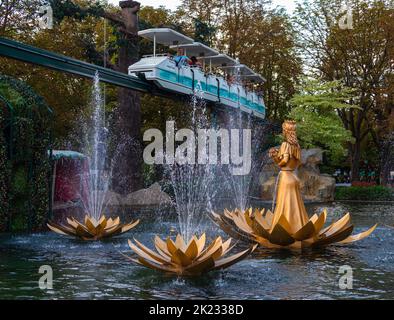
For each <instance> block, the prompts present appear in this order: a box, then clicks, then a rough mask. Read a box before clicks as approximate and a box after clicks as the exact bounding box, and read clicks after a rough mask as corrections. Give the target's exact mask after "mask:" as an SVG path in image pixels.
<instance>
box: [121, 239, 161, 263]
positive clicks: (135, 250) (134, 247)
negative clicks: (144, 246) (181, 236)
mask: <svg viewBox="0 0 394 320" xmlns="http://www.w3.org/2000/svg"><path fill="white" fill-rule="evenodd" d="M128 244H129V247H130V249H131V250H133V251H134V252H135V253H136V254H137V255H139V256H140V257H141V258H143V259H145V260H148V261H151V262H153V263H156V264H159V265H161V264H163V263H162V262H161V261H158V260H156V259H155V258H153V257H151V256H150V255H149V254H147V253H145V252H144V251H143V250H141V249H140V248H138V247H137V246H136V245H134V244H133V243H132V242H131V241H130V240H129V241H128Z"/></svg>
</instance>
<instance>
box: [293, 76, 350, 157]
mask: <svg viewBox="0 0 394 320" xmlns="http://www.w3.org/2000/svg"><path fill="white" fill-rule="evenodd" d="M353 96H354V90H352V89H350V88H346V87H345V86H343V84H342V83H341V82H339V81H332V82H326V83H324V82H323V83H322V82H320V81H319V80H307V81H306V82H305V83H304V84H303V85H302V89H301V92H300V93H298V94H296V95H295V96H294V97H293V98H292V99H291V100H290V103H291V104H292V105H293V106H294V108H293V109H292V110H291V112H290V114H289V117H290V118H291V119H294V120H296V121H297V132H298V137H299V140H300V143H301V144H302V146H303V147H304V148H312V147H320V148H322V149H323V150H325V151H327V154H328V156H329V158H330V160H331V161H332V163H337V164H338V163H340V161H342V160H343V159H344V157H345V156H346V154H347V152H346V149H345V145H346V143H349V142H352V141H353V138H352V135H351V132H350V131H349V130H346V129H345V128H344V127H343V125H342V122H341V118H340V117H339V115H338V111H340V110H346V109H350V108H353V109H354V108H355V107H354V106H351V105H349V103H348V101H349V100H351V99H352V98H353Z"/></svg>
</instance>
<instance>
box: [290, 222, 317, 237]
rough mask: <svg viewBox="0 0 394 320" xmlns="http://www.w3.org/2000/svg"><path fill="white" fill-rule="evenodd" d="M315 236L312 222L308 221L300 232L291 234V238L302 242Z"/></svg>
mask: <svg viewBox="0 0 394 320" xmlns="http://www.w3.org/2000/svg"><path fill="white" fill-rule="evenodd" d="M314 234H315V227H314V224H313V222H312V221H308V222H307V223H306V224H305V225H304V226H303V227H302V228H301V229H300V230H298V231H297V232H296V233H295V234H293V238H294V239H296V240H298V241H302V240H305V239H308V238H310V237H312V236H313V235H314Z"/></svg>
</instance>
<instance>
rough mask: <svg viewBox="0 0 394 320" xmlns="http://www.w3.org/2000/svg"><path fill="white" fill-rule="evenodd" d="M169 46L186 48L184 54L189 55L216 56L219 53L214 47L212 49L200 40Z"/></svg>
mask: <svg viewBox="0 0 394 320" xmlns="http://www.w3.org/2000/svg"><path fill="white" fill-rule="evenodd" d="M170 48H172V49H176V48H183V49H185V50H186V54H187V55H188V56H189V57H191V56H196V57H212V56H217V55H218V54H219V52H217V51H216V50H215V49H212V48H210V47H208V46H206V45H205V44H203V43H201V42H193V43H188V44H181V45H178V46H176V45H175V46H171V47H170Z"/></svg>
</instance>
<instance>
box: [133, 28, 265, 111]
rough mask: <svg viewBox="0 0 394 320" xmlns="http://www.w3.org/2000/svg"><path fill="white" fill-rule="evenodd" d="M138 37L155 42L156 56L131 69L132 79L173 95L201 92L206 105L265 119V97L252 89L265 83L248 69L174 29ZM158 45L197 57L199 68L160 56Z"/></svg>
mask: <svg viewBox="0 0 394 320" xmlns="http://www.w3.org/2000/svg"><path fill="white" fill-rule="evenodd" d="M138 34H139V36H141V37H144V38H146V39H149V40H152V41H153V48H154V49H153V54H152V55H148V56H144V57H143V58H142V59H141V60H140V61H138V62H136V63H134V64H133V65H131V66H130V67H129V75H131V76H135V77H141V76H142V77H144V78H145V79H146V80H148V81H153V82H154V83H155V84H156V85H157V86H158V87H160V88H161V89H164V90H167V91H171V92H176V93H181V94H193V93H195V92H196V91H198V93H199V95H200V96H201V97H202V98H203V99H206V100H207V101H211V102H216V103H220V104H222V105H224V106H228V107H231V108H240V109H241V110H242V111H243V112H246V113H249V114H253V115H255V116H256V117H259V118H262V119H264V118H265V105H264V100H263V97H262V95H260V94H258V93H256V92H255V91H254V90H253V89H251V88H253V86H254V85H255V84H258V83H262V82H264V81H265V79H264V78H263V77H262V76H260V75H259V74H257V73H255V72H254V71H253V70H251V69H250V68H249V67H247V66H245V65H242V64H240V63H239V62H238V61H237V60H235V59H232V58H231V57H229V56H227V55H225V54H220V53H219V52H217V51H216V50H214V49H212V48H210V47H208V46H206V45H204V44H202V43H199V42H194V41H193V39H191V38H189V37H187V36H185V35H183V34H181V33H179V32H177V31H174V30H172V29H168V28H156V29H147V30H142V31H140V32H139V33H138ZM157 43H158V44H162V45H165V46H169V47H170V48H172V49H178V50H179V49H182V50H183V51H184V55H187V56H189V57H192V56H194V57H197V59H198V61H199V62H198V65H189V64H180V63H179V62H178V63H177V61H176V59H174V57H173V56H171V55H169V54H157V53H156V44H157ZM213 69H216V70H219V71H220V72H221V73H222V74H226V75H227V76H229V77H232V79H233V81H232V82H229V81H227V80H226V79H225V78H224V77H223V76H222V75H218V74H214V73H213V72H212V70H213Z"/></svg>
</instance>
